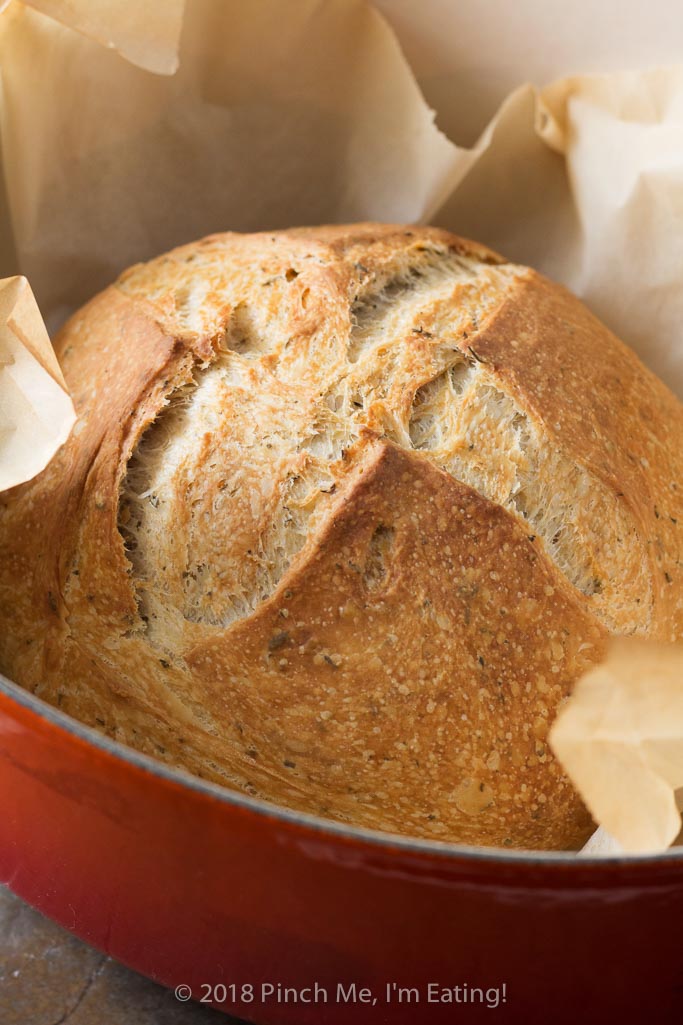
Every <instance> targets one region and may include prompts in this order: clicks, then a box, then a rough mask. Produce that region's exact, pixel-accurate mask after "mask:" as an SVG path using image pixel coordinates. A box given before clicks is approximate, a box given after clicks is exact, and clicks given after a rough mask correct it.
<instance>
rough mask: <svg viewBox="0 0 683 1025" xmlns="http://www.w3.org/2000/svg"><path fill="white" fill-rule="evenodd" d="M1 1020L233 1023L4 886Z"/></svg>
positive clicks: (101, 1024) (18, 1024)
mask: <svg viewBox="0 0 683 1025" xmlns="http://www.w3.org/2000/svg"><path fill="white" fill-rule="evenodd" d="M0 1023H1V1025H133V1023H134V1025H230V1023H235V1019H234V1018H229V1017H226V1016H225V1015H223V1014H219V1013H218V1012H216V1011H212V1010H210V1009H209V1008H206V1007H201V1006H199V1005H198V1004H182V1003H180V1002H179V1001H177V1000H176V998H175V996H174V995H173V993H171V992H170V991H169V990H166V989H164V988H163V987H162V986H158V985H156V983H153V982H150V981H149V980H148V979H145V978H143V977H142V976H141V975H137V974H136V973H135V972H131V971H129V970H128V969H127V968H124V967H123V966H122V965H120V964H117V962H116V961H112V959H111V958H109V957H106V956H105V955H104V954H100V953H99V951H97V950H93V949H92V947H89V946H87V944H85V943H82V942H81V941H80V940H78V939H76V937H75V936H72V935H71V933H68V932H66V931H65V930H64V929H62V928H60V927H59V926H58V925H55V924H54V923H53V922H50V921H49V920H48V919H46V918H43V916H42V915H40V914H38V912H37V911H34V910H33V909H32V908H29V907H28V906H27V905H26V904H24V903H23V902H22V901H20V900H18V899H17V898H16V897H15V896H13V894H11V893H10V892H9V891H8V890H7V889H5V887H3V886H0Z"/></svg>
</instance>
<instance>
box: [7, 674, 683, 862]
mask: <svg viewBox="0 0 683 1025" xmlns="http://www.w3.org/2000/svg"><path fill="white" fill-rule="evenodd" d="M0 693H2V694H4V695H5V696H6V697H7V698H9V699H10V700H11V701H13V702H14V703H15V704H17V705H20V706H23V707H24V708H27V709H29V710H30V711H31V712H33V713H34V714H35V715H37V716H39V717H40V718H42V719H44V720H46V721H47V722H49V723H50V724H51V725H52V726H54V727H56V728H57V729H59V730H61V731H63V732H64V733H67V734H71V735H72V736H74V737H78V738H79V739H80V740H82V741H84V742H85V743H86V744H90V745H92V746H93V747H96V748H100V750H102V751H105V752H106V753H107V754H109V755H111V756H112V757H113V758H116V759H118V760H119V761H122V762H126V763H127V764H129V765H133V766H134V767H135V768H136V769H139V770H141V771H143V772H146V773H148V774H149V775H151V776H156V777H160V778H161V779H165V780H170V781H171V782H173V783H175V784H177V785H178V786H181V787H186V788H188V789H190V790H195V791H199V792H200V793H203V794H205V795H207V796H209V797H212V798H213V799H214V800H217V801H219V802H221V803H222V804H227V805H232V806H234V807H236V808H240V809H241V810H243V811H248V812H250V813H252V814H254V815H258V816H262V817H264V818H269V819H274V820H275V821H279V822H286V823H290V824H294V825H297V826H300V827H303V828H305V829H307V830H309V831H312V832H315V833H318V834H322V836H323V837H328V838H329V839H330V840H332V839H334V838H335V837H340V838H342V839H345V840H356V841H362V842H364V843H366V844H371V845H373V846H376V847H380V848H382V847H383V848H394V849H396V848H398V849H399V850H401V851H405V852H407V853H411V854H416V855H419V854H428V855H430V856H434V855H437V856H439V857H441V858H444V859H446V860H448V859H458V860H460V861H465V860H468V859H469V860H472V861H476V862H480V863H481V862H490V863H491V864H496V863H498V864H500V863H503V864H510V863H518V864H519V863H524V864H529V863H533V864H534V865H539V864H541V865H547V866H551V865H561V866H562V867H563V869H565V870H566V868H567V866H574V867H575V868H576V869H577V870H580V869H583V868H588V867H592V868H596V867H604V866H606V865H616V866H620V867H629V866H635V865H642V864H643V863H644V862H648V861H656V862H661V861H667V862H672V861H673V862H681V863H683V847H679V848H677V849H676V850H669V851H665V852H663V853H662V854H656V855H607V856H606V855H602V856H600V855H592V856H590V855H581V856H579V857H577V855H576V854H573V853H570V852H566V851H542V852H540V851H520V850H514V851H507V850H502V849H498V848H490V847H472V846H467V845H465V844H454V843H446V842H444V841H439V840H420V839H411V838H410V837H405V836H399V835H397V834H394V833H383V832H380V831H379V830H374V829H366V828H363V827H360V826H349V825H345V824H344V823H340V822H333V821H331V820H329V819H324V818H322V817H319V816H317V815H312V814H309V813H308V812H299V811H293V810H292V809H290V808H285V807H283V806H281V805H277V804H271V803H270V802H268V801H264V800H260V799H259V798H256V797H249V795H247V794H241V793H239V792H237V791H233V790H228V789H227V788H226V787H222V786H220V785H219V784H217V783H211V782H209V781H208V780H204V779H201V778H200V777H198V776H191V775H190V774H189V773H185V772H183V771H182V770H180V769H176V768H174V767H173V766H170V765H166V764H165V763H163V762H159V761H156V759H154V758H151V757H150V756H148V755H145V754H142V753H141V752H139V751H136V750H134V749H133V748H130V747H126V745H125V744H121V743H119V741H117V740H112V739H111V738H110V737H107V736H104V735H103V734H101V733H99V732H98V731H97V730H95V729H92V728H91V727H89V726H85V725H84V724H83V723H81V722H79V721H78V720H77V719H73V718H72V717H71V716H69V715H67V714H66V713H65V712H61V711H59V709H57V708H55V707H54V706H53V705H49V704H48V703H47V702H46V701H43V700H42V698H39V697H36V695H35V694H31V693H30V692H28V691H25V690H23V688H21V687H19V686H18V684H16V683H12V682H11V681H10V680H8V679H7V677H5V676H3V675H2V674H1V673H0Z"/></svg>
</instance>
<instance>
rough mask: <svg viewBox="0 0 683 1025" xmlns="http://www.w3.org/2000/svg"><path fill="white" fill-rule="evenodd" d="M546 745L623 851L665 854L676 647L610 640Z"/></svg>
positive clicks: (672, 825) (679, 681) (682, 762)
mask: <svg viewBox="0 0 683 1025" xmlns="http://www.w3.org/2000/svg"><path fill="white" fill-rule="evenodd" d="M549 740H550V744H551V746H552V748H553V750H554V752H555V754H556V755H557V757H558V758H559V759H560V760H561V762H562V764H563V765H564V766H565V768H566V769H567V771H568V772H569V774H570V775H571V778H572V780H573V781H574V783H575V784H576V785H577V786H578V788H579V790H580V791H581V793H582V794H583V796H584V799H585V800H586V802H587V804H588V808H589V810H590V811H591V813H592V815H593V817H594V818H595V819H596V820H597V821H598V822H600V823H601V825H602V826H603V827H604V828H605V829H606V831H607V832H608V833H609V834H610V835H611V836H612V837H613V838H614V839H615V840H616V841H617V842H618V843H619V844H620V845H621V847H622V848H623V849H624V850H626V851H633V852H639V853H646V852H653V851H659V850H662V849H663V848H665V847H668V846H669V844H671V843H673V841H674V840H675V839H676V837H677V836H678V834H679V833H680V831H681V815H680V811H679V807H678V805H677V801H676V791H677V790H680V788H683V644H670V645H660V644H655V643H653V642H649V643H648V642H645V641H639V640H635V639H634V638H621V639H619V640H616V641H614V642H613V643H612V647H611V650H610V652H609V654H608V656H607V658H606V660H605V662H604V663H603V664H602V665H601V666H598V667H596V668H595V669H592V670H591V671H590V672H588V673H586V674H585V676H583V677H582V679H581V680H579V682H578V684H577V685H576V689H575V691H574V696H573V698H572V699H570V700H569V701H568V702H567V704H566V705H565V706H564V708H563V709H562V710H561V711H560V713H559V715H558V717H557V719H556V720H555V722H554V724H553V726H552V728H551V730H550V734H549Z"/></svg>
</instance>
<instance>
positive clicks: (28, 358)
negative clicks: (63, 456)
mask: <svg viewBox="0 0 683 1025" xmlns="http://www.w3.org/2000/svg"><path fill="white" fill-rule="evenodd" d="M75 419H76V414H75V412H74V408H73V405H72V403H71V399H70V398H69V395H68V393H67V390H66V384H65V383H64V378H63V377H62V372H61V370H60V369H59V364H58V363H57V360H56V358H55V354H54V352H53V349H52V345H51V343H50V339H49V338H48V335H47V331H46V330H45V325H44V324H43V321H42V318H41V316H40V311H39V310H38V307H37V306H36V302H35V299H34V298H33V293H32V292H31V289H30V286H29V284H28V282H27V280H26V278H22V277H14V278H4V279H3V280H0V491H4V490H5V489H7V488H11V487H14V486H15V484H21V483H22V482H23V481H26V480H30V479H31V478H32V477H34V476H35V474H37V473H39V472H40V470H42V469H43V467H44V466H45V465H46V464H47V463H48V462H49V460H50V459H51V458H52V456H53V455H54V453H55V451H56V450H57V448H59V446H60V445H61V444H62V443H63V442H64V441H66V439H67V437H68V435H69V431H70V430H71V428H72V427H73V424H74V422H75Z"/></svg>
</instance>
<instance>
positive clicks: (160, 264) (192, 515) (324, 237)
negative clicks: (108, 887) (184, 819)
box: [0, 224, 683, 848]
mask: <svg viewBox="0 0 683 1025" xmlns="http://www.w3.org/2000/svg"><path fill="white" fill-rule="evenodd" d="M57 350H58V355H59V356H60V359H61V362H62V366H63V369H64V373H65V376H66V379H67V381H68V383H69V385H70V387H71V389H72V392H73V395H74V400H75V402H76V405H77V409H78V411H79V420H78V423H77V426H76V428H75V429H74V432H73V434H72V437H71V438H70V440H69V442H68V443H67V444H66V445H65V446H64V448H63V449H62V450H61V451H60V453H59V454H58V456H57V457H56V458H55V460H54V461H53V463H52V464H51V465H50V467H49V468H48V469H47V470H46V471H45V472H44V473H43V474H42V475H41V476H40V477H39V478H38V479H36V480H35V481H33V482H32V483H30V484H28V485H25V486H22V487H20V488H16V489H14V490H13V491H12V492H8V493H6V494H5V495H3V496H1V497H0V506H1V509H0V635H1V636H0V668H1V669H2V670H3V671H4V672H5V673H6V674H7V675H9V676H10V677H12V678H14V679H15V680H17V681H18V682H19V683H20V684H21V685H23V686H24V687H27V688H29V689H31V690H33V691H35V692H36V693H37V694H39V695H41V696H42V697H43V698H45V699H46V700H47V701H50V702H52V703H54V704H56V705H58V706H59V707H61V708H62V709H63V710H64V711H66V712H68V713H70V714H71V715H73V716H75V717H77V718H78V719H81V720H83V721H84V722H86V723H89V724H91V725H94V726H96V727H98V728H99V729H100V730H102V731H104V732H106V733H108V734H110V735H111V736H113V737H116V738H117V739H119V740H121V741H123V742H124V743H126V744H129V745H132V746H134V747H137V748H140V749H142V750H143V751H146V752H149V753H151V754H153V755H155V756H157V757H160V758H163V759H165V760H167V761H169V762H172V763H174V764H177V765H180V766H182V767H184V768H186V769H188V770H190V771H191V772H194V773H196V774H199V775H202V776H205V777H207V778H210V779H212V780H217V781H220V782H223V783H225V784H227V785H229V786H232V787H235V788H239V789H242V790H246V791H247V792H249V793H251V794H255V795H259V796H261V797H264V798H266V799H268V800H270V801H275V802H278V803H281V804H285V805H289V806H290V807H293V808H297V809H302V810H304V811H308V812H314V813H319V814H321V815H325V816H330V817H332V818H335V819H338V820H343V821H349V822H353V823H356V824H360V825H363V826H369V827H375V828H379V829H382V830H390V831H394V832H399V833H406V834H410V835H412V836H420V837H432V838H435V839H440V840H455V841H461V842H466V843H476V844H493V845H504V846H508V847H535V848H572V847H576V846H577V845H579V844H581V843H582V842H583V841H584V840H585V839H586V837H587V835H588V834H589V833H590V831H591V828H592V824H591V821H590V817H589V815H588V813H587V811H586V810H585V808H584V806H583V805H582V803H581V800H580V799H579V797H578V795H577V794H576V793H575V792H574V790H573V788H572V786H571V785H570V783H569V781H568V780H567V779H566V777H565V776H564V774H563V772H562V770H561V767H560V766H559V764H558V763H557V762H556V761H555V760H554V759H553V756H552V754H551V752H550V750H549V748H548V745H547V742H546V735H547V732H548V728H549V725H550V723H551V722H552V720H553V717H554V715H555V712H556V710H557V708H558V705H559V704H560V702H562V700H563V699H564V698H565V696H566V695H567V694H568V693H569V692H570V690H571V687H572V684H573V682H574V680H575V679H576V678H577V676H578V675H579V674H580V673H581V672H582V671H583V670H585V669H586V668H587V667H588V666H590V665H591V664H592V663H593V662H595V661H596V660H597V659H598V658H600V657H601V655H602V653H603V648H604V644H605V641H606V639H607V638H608V636H609V635H610V634H612V633H618V634H639V635H642V636H649V637H656V638H660V639H666V640H670V639H674V638H677V637H680V636H681V634H682V632H683V630H682V627H683V573H682V568H681V566H682V564H681V542H680V536H681V525H682V524H683V506H682V502H681V488H680V486H679V485H681V484H683V472H682V471H683V415H682V407H681V405H680V404H679V403H678V402H677V400H676V399H675V398H674V396H673V395H672V394H671V393H670V392H669V391H668V390H667V389H666V388H665V386H664V385H663V384H662V383H661V382H660V381H659V380H657V379H656V378H655V377H654V376H653V375H652V374H651V373H650V372H649V371H648V370H647V369H646V368H645V367H644V366H643V365H642V364H641V363H640V362H639V361H638V359H637V358H636V357H635V355H634V354H633V353H632V352H631V351H629V350H628V349H627V348H626V347H625V346H624V345H623V344H622V343H621V342H620V341H618V339H616V338H615V337H614V336H613V335H612V334H610V332H609V331H608V330H607V329H606V328H605V327H603V326H602V325H601V324H600V323H599V322H598V321H597V320H596V319H595V318H594V317H593V316H592V315H591V314H590V313H589V312H588V311H587V310H586V309H585V308H584V307H583V306H582V305H581V303H580V302H579V301H578V300H577V299H575V298H573V297H572V296H571V295H570V294H568V293H567V292H566V291H565V290H564V289H562V288H560V287H558V286H557V285H554V284H551V283H550V282H548V281H547V280H545V279H544V278H543V277H541V276H540V275H538V274H537V273H535V272H533V271H531V270H529V269H527V268H525V267H520V266H514V265H512V264H509V263H506V262H505V261H504V260H502V259H501V258H500V257H498V256H497V255H495V254H494V253H492V252H490V251H489V250H487V249H485V248H483V247H481V246H477V245H474V244H472V243H470V242H465V241H463V240H462V239H459V238H456V237H454V236H453V235H450V234H448V233H446V232H444V231H439V230H436V229H432V228H417V227H402V226H384V225H376V224H363V225H352V226H348V227H327V228H316V229H302V230H294V231H286V232H275V233H272V234H258V235H236V234H225V235H216V236H212V237H210V238H206V239H204V240H202V241H200V242H197V243H195V244H192V245H188V246H185V247H183V248H180V249H176V250H174V251H173V252H171V253H169V254H167V255H165V256H162V257H159V258H158V259H156V260H153V261H152V262H150V263H148V264H145V265H140V266H137V267H133V268H132V269H131V270H129V271H127V272H126V273H125V274H123V276H122V277H121V278H120V279H119V281H118V282H117V283H116V284H115V285H113V286H112V287H111V288H109V289H107V290H106V291H105V292H103V293H102V294H101V295H99V296H97V297H96V298H95V299H93V300H92V302H90V303H89V304H88V305H87V306H85V307H84V308H83V309H82V310H81V311H80V312H78V313H77V314H76V315H75V316H74V317H73V318H72V319H71V320H70V321H69V323H68V324H67V325H66V327H65V328H64V329H63V331H62V332H61V334H60V336H59V338H58V340H57Z"/></svg>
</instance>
